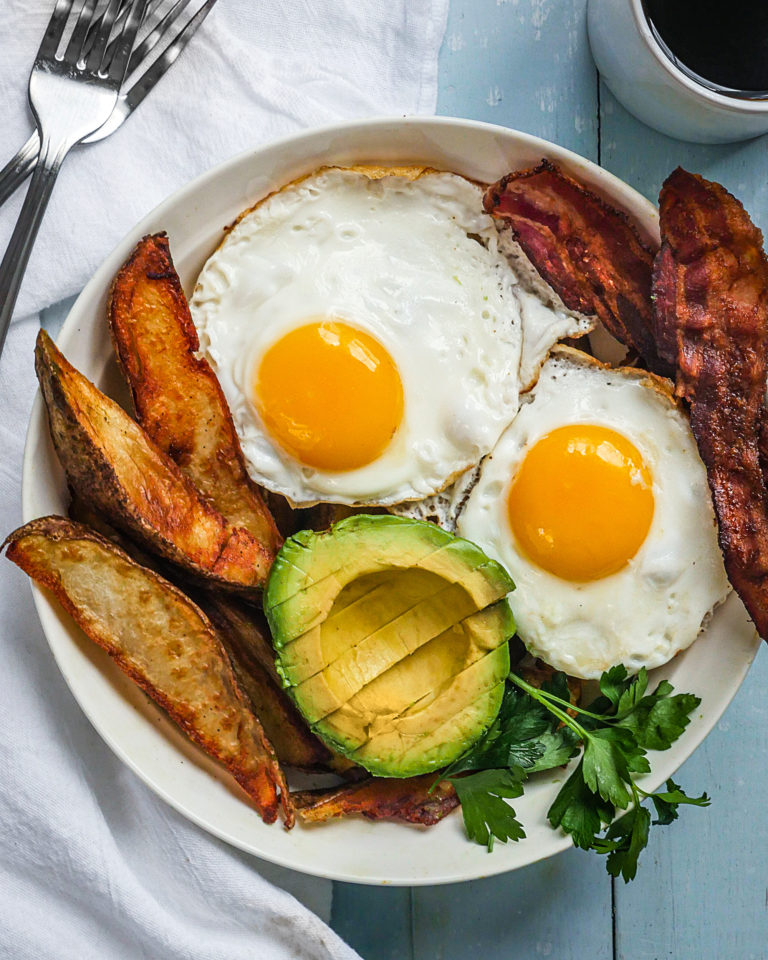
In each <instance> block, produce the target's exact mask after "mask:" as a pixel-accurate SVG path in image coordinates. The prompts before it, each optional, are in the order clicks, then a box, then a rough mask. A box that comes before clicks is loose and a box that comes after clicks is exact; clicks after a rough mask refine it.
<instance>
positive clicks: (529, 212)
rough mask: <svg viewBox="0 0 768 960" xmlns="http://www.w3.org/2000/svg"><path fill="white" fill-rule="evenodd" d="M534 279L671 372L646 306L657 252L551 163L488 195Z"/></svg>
mask: <svg viewBox="0 0 768 960" xmlns="http://www.w3.org/2000/svg"><path fill="white" fill-rule="evenodd" d="M484 206H485V210H486V212H487V213H489V214H491V216H493V217H495V218H496V219H497V220H502V221H504V222H505V223H506V224H508V225H509V227H510V228H511V230H512V231H513V235H514V238H515V239H516V240H517V242H518V243H519V244H520V246H521V247H522V249H523V252H524V253H525V254H526V256H527V257H528V259H529V260H530V261H531V263H532V264H533V265H534V267H536V269H537V271H538V272H539V274H540V275H541V276H542V277H543V278H544V280H546V281H547V283H548V284H549V285H550V286H551V287H552V289H553V290H554V291H555V293H557V294H558V296H559V297H560V299H561V300H562V301H563V303H564V304H565V305H566V307H568V309H569V310H576V311H578V312H580V313H585V314H590V315H591V314H596V315H597V317H598V318H599V319H600V320H601V321H602V323H603V324H604V326H605V327H606V328H607V330H608V331H609V332H610V333H611V334H613V336H614V337H616V338H617V339H618V340H620V341H621V342H622V343H624V344H626V345H627V346H628V347H631V348H634V349H635V350H636V351H637V352H638V353H639V354H640V355H641V356H643V357H644V358H645V360H646V362H647V364H648V366H649V368H650V369H651V370H653V371H654V372H655V373H661V374H668V373H669V372H670V371H669V369H668V368H667V366H666V364H664V363H663V362H662V361H661V360H660V358H659V356H658V354H657V352H656V343H655V339H654V327H653V308H652V305H651V271H652V267H653V256H654V251H652V250H651V249H649V247H648V246H646V244H644V243H643V241H642V240H641V239H640V237H639V235H638V233H637V232H636V230H635V228H634V227H633V226H632V224H631V223H630V222H629V220H628V219H627V217H626V216H625V215H624V214H623V213H620V212H619V211H618V210H616V209H614V208H613V207H611V206H609V205H608V204H606V203H605V202H604V201H603V200H601V199H600V198H599V197H597V196H596V195H595V194H593V193H591V192H590V191H589V190H587V189H585V188H584V187H583V186H581V184H579V183H577V182H576V181H575V180H572V179H571V178H570V177H567V176H565V175H564V174H563V173H561V172H560V170H559V169H558V168H557V167H556V166H555V165H554V164H553V163H551V162H550V161H548V160H543V161H542V162H541V163H540V164H539V166H538V167H535V168H533V169H530V170H520V171H517V172H514V173H510V174H507V176H506V177H502V179H501V180H499V181H498V183H494V184H492V185H491V186H490V187H488V189H487V190H486V193H485V198H484Z"/></svg>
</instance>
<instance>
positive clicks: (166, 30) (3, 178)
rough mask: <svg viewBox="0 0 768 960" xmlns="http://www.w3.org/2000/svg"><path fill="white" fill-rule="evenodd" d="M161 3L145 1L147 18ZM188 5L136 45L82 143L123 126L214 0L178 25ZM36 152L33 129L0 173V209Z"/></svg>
mask: <svg viewBox="0 0 768 960" xmlns="http://www.w3.org/2000/svg"><path fill="white" fill-rule="evenodd" d="M161 2H162V0H149V8H148V11H147V14H146V18H147V19H148V18H149V17H150V15H151V14H154V13H157V8H158V7H159V6H160V5H161ZM191 2H192V0H176V3H174V4H173V6H172V7H171V8H170V9H169V10H168V11H167V12H166V13H165V14H163V15H162V17H161V19H160V20H159V22H158V23H157V24H156V25H155V26H154V28H153V29H152V30H151V32H150V33H148V34H147V36H146V37H145V38H144V39H143V40H142V41H141V43H140V44H138V45H137V46H136V48H135V49H134V51H133V53H132V54H131V59H130V61H129V63H128V70H127V71H126V82H125V84H124V85H123V87H122V88H121V90H120V93H119V95H118V98H117V103H116V104H115V107H114V109H113V110H112V113H111V114H110V116H109V119H108V120H107V121H106V123H104V124H102V126H100V127H99V129H98V130H96V131H95V132H94V133H91V134H89V135H88V136H87V137H84V138H83V140H82V141H81V142H82V143H96V142H98V141H99V140H103V139H104V138H105V137H108V136H109V135H110V134H112V133H114V132H115V130H117V129H118V128H119V127H120V126H121V125H122V124H123V122H124V121H125V120H126V119H127V118H128V117H129V116H130V114H131V113H132V112H133V111H134V110H135V109H136V107H137V106H138V105H139V104H140V103H141V101H142V100H143V99H144V97H146V95H147V94H148V93H149V91H150V90H151V89H152V88H153V87H154V86H155V84H156V83H157V82H158V80H159V79H160V78H161V77H162V76H163V75H164V74H165V72H166V71H167V70H168V69H169V67H170V66H171V65H172V64H173V63H174V62H175V61H176V59H177V58H178V56H179V55H180V54H181V52H182V50H183V49H184V47H186V45H187V44H188V43H189V41H190V40H191V38H192V36H193V34H194V33H195V31H196V30H197V28H198V27H199V26H200V24H201V23H202V22H203V20H205V18H206V17H207V16H208V14H209V12H210V11H211V8H212V7H213V5H214V4H215V3H216V0H206V2H205V3H203V4H202V5H201V6H200V8H199V9H198V10H197V12H196V13H194V14H193V15H192V16H191V17H190V18H189V19H188V20H187V21H186V23H184V24H182V25H181V26H179V21H180V19H181V16H182V14H183V13H184V12H185V10H186V9H187V8H188V7H189V6H190V3H191ZM153 8H154V9H153ZM123 9H124V10H125V9H126V8H123ZM118 20H119V18H118ZM166 41H167V43H166V46H165V48H164V49H163V51H162V53H161V54H160V55H159V56H158V57H157V58H156V59H154V60H152V59H151V58H152V56H153V55H154V53H155V51H156V49H157V48H158V47H159V46H160V45H161V44H162V43H165V42H166ZM39 152H40V135H39V134H38V132H37V130H35V131H34V132H33V133H32V135H31V136H30V138H29V140H27V142H26V143H25V144H24V146H23V147H22V148H21V149H20V150H19V151H18V153H17V154H16V156H14V157H13V158H12V159H11V160H9V161H8V163H7V164H6V165H5V166H4V167H3V168H2V170H0V206H2V204H4V203H5V201H6V200H7V199H8V197H10V196H11V194H13V193H14V192H15V191H16V190H17V189H18V188H19V187H20V186H21V184H22V183H23V182H24V180H25V179H26V178H27V177H28V176H29V174H30V173H32V171H33V170H34V168H35V164H36V163H37V156H38V154H39Z"/></svg>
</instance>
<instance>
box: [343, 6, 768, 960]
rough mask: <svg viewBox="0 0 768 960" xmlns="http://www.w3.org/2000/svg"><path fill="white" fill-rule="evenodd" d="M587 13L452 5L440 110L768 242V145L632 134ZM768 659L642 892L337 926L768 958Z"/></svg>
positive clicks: (616, 888) (350, 896) (457, 955)
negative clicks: (712, 208)
mask: <svg viewBox="0 0 768 960" xmlns="http://www.w3.org/2000/svg"><path fill="white" fill-rule="evenodd" d="M585 7H586V0H452V2H451V13H450V19H449V23H448V30H447V32H446V37H445V42H444V44H443V49H442V52H441V57H440V96H439V101H438V112H439V113H441V114H446V115H453V116H460V117H470V118H472V119H476V120H488V121H491V122H493V123H499V124H503V125H505V126H509V127H515V128H517V129H519V130H524V131H526V132H527V133H533V134H537V135H539V136H542V137H546V138H547V139H549V140H554V141H555V142H557V143H559V144H562V145H563V146H565V147H569V148H570V149H572V150H575V151H577V152H578V153H580V154H582V155H583V156H585V157H589V158H590V159H591V160H596V161H597V162H598V163H600V164H602V165H603V166H604V167H606V168H607V169H608V170H610V171H611V172H613V173H615V174H616V175H617V176H619V177H621V178H622V179H623V180H626V181H627V182H628V183H630V184H631V185H632V186H634V187H635V188H636V189H638V190H639V191H640V192H641V193H643V194H645V196H647V197H649V198H650V199H652V200H655V199H656V198H657V196H658V192H659V187H660V186H661V183H662V181H663V179H664V178H665V176H666V175H667V174H668V173H669V172H670V171H671V170H672V169H673V168H674V167H676V166H677V165H678V164H680V165H682V166H684V167H686V168H687V169H690V170H694V171H696V172H699V173H702V174H703V175H704V176H706V177H709V178H712V179H716V180H719V181H720V182H722V183H723V184H725V186H726V187H727V188H728V189H729V190H731V191H732V192H733V193H734V194H736V196H738V197H739V198H740V199H741V200H742V201H743V202H744V203H745V205H746V207H747V209H748V210H749V211H750V212H751V213H752V215H753V216H754V217H755V219H756V220H757V222H758V224H759V225H760V226H761V227H762V229H763V231H764V232H765V233H766V235H768V138H766V137H763V138H761V139H759V140H753V141H751V142H748V143H740V144H729V145H725V146H717V147H708V146H707V147H705V146H699V145H694V144H686V143H681V142H679V141H676V140H671V139H669V138H667V137H664V136H662V135H661V134H657V133H655V132H654V131H652V130H650V129H649V128H648V127H645V126H644V125H643V124H641V123H639V122H638V121H636V120H634V118H632V117H631V116H629V115H628V114H627V113H626V111H624V110H623V109H622V108H621V107H620V106H619V105H618V104H617V103H616V101H615V100H614V99H613V97H612V96H611V94H610V93H609V92H608V90H607V89H606V88H605V86H604V85H603V84H602V83H600V82H599V80H598V76H597V72H596V70H595V66H594V64H593V62H592V59H591V57H590V53H589V45H588V42H587V34H586V24H585V20H586V16H585ZM767 763H768V650H766V649H763V650H761V652H760V654H759V655H758V657H757V660H756V661H755V664H754V666H753V667H752V670H751V672H750V675H749V677H748V678H747V681H746V682H745V684H744V685H743V687H742V688H741V690H740V692H739V694H738V695H737V697H736V699H735V700H734V701H733V703H732V704H731V706H730V708H729V709H728V711H727V712H726V714H725V716H724V717H723V718H722V720H721V722H720V723H719V724H718V726H717V728H716V729H715V730H714V731H713V732H712V734H711V735H710V736H709V737H708V739H707V740H706V742H705V743H704V744H703V745H702V746H701V747H700V748H699V750H698V751H697V752H696V754H695V755H694V756H693V757H692V758H691V759H690V760H689V761H688V762H687V763H686V764H685V765H684V767H683V768H682V769H681V771H680V775H679V780H680V781H681V782H682V783H683V784H684V785H685V786H686V787H687V788H690V790H692V791H693V792H700V791H702V790H707V791H708V792H709V793H710V795H711V796H712V799H713V802H712V806H711V807H710V808H709V809H708V810H704V811H702V810H695V809H689V810H683V812H682V815H681V818H680V820H679V821H678V822H677V823H675V824H674V825H673V826H672V827H669V828H655V829H654V830H653V831H652V833H651V842H650V846H649V848H648V849H647V850H646V851H645V854H644V856H643V858H642V860H641V864H640V870H639V875H638V878H637V880H635V882H634V883H632V884H630V885H628V886H625V885H624V883H623V882H621V881H618V882H612V881H611V878H610V877H609V876H608V875H607V874H606V872H605V867H604V864H603V862H602V860H601V859H600V858H598V857H596V856H594V855H592V854H587V853H583V852H582V851H577V850H571V851H569V852H567V853H563V854H561V855H559V856H557V857H555V858H553V859H551V860H548V861H546V862H544V863H540V864H535V865H533V866H531V867H527V868H526V869H524V870H519V871H517V872H515V873H510V874H507V875H506V876H501V877H495V878H492V879H489V880H479V881H475V882H472V883H465V884H456V885H452V886H445V887H421V888H414V889H386V888H374V887H358V886H354V885H351V884H335V886H334V902H333V918H332V924H333V926H334V928H335V929H336V930H337V931H338V932H339V933H340V934H341V935H342V936H343V937H344V938H345V939H346V940H347V941H348V942H349V943H350V944H352V945H353V946H354V947H355V948H356V949H357V950H358V951H359V952H360V954H361V955H362V956H363V958H364V960H476V958H481V960H518V958H519V960H529V958H537V957H553V958H557V960H571V958H573V960H584V958H589V960H614V958H616V960H618V958H621V960H657V958H658V960H661V958H670V960H750V958H751V960H768V772H767V766H766V764H767Z"/></svg>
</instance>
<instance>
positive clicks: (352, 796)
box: [291, 773, 459, 827]
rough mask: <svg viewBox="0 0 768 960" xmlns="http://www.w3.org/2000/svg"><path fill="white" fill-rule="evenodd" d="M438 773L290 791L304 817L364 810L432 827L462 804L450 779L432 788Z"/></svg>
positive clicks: (376, 816)
mask: <svg viewBox="0 0 768 960" xmlns="http://www.w3.org/2000/svg"><path fill="white" fill-rule="evenodd" d="M434 782H435V775H434V774H432V773H428V774H425V775H424V776H421V777H409V778H406V779H404V780H394V779H393V780H388V779H382V778H378V777H370V778H368V779H367V780H363V781H361V782H360V783H353V784H345V785H344V786H341V787H332V788H331V789H322V790H304V791H300V792H297V793H292V794H291V800H292V801H293V802H294V804H295V806H296V810H297V812H298V814H299V816H300V817H301V819H302V820H304V821H306V822H307V823H319V822H322V821H324V820H332V819H334V818H336V817H346V816H350V815H352V814H362V816H364V817H367V818H368V819H369V820H402V821H404V822H405V823H419V824H422V825H423V826H427V827H430V826H432V824H435V823H437V822H438V821H439V820H442V819H443V817H445V816H447V815H448V814H449V813H450V812H451V811H452V810H455V809H456V807H458V805H459V798H458V797H457V796H456V791H455V790H454V789H453V787H452V786H451V785H450V783H439V784H438V785H437V786H436V787H435V789H434V790H433V791H432V793H430V792H429V788H430V787H431V786H432V784H433V783H434Z"/></svg>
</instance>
